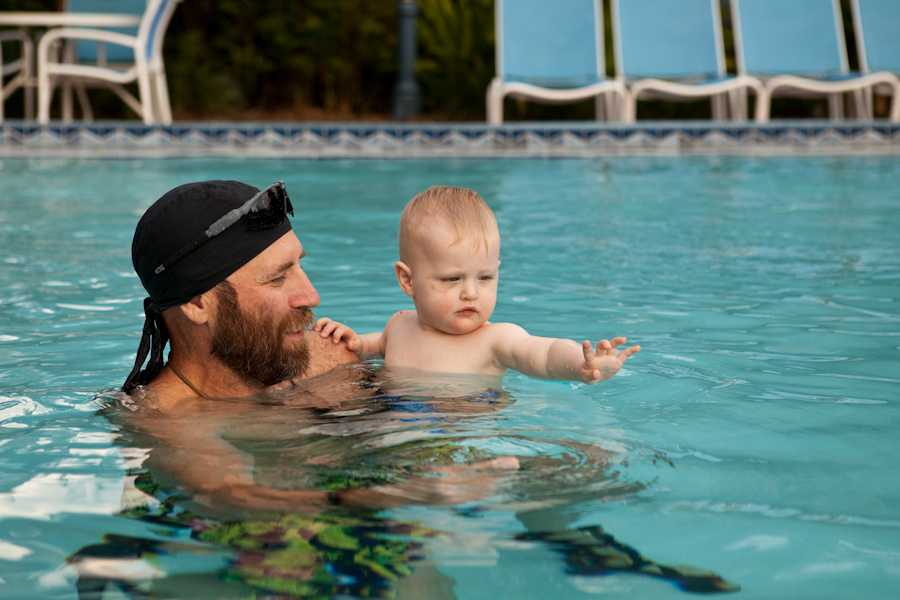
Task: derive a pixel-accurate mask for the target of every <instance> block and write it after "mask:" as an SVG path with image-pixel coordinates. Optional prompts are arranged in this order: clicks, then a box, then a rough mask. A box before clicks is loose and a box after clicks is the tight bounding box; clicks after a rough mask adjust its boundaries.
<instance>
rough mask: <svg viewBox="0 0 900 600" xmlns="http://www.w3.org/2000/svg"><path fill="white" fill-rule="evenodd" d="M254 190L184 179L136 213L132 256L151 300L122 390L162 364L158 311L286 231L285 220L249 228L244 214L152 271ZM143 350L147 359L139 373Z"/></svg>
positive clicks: (216, 279) (200, 289)
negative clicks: (182, 182)
mask: <svg viewBox="0 0 900 600" xmlns="http://www.w3.org/2000/svg"><path fill="white" fill-rule="evenodd" d="M258 191H259V190H257V189H256V188H255V187H253V186H249V185H246V184H243V183H238V182H237V181H202V182H199V183H188V184H186V185H182V186H179V187H177V188H175V189H174V190H172V191H170V192H168V193H167V194H166V195H164V196H163V197H162V198H160V199H159V200H157V201H156V202H155V203H154V204H153V205H152V206H151V207H150V208H148V209H147V212H146V213H144V216H143V217H141V220H140V222H139V223H138V225H137V229H136V230H135V232H134V241H133V242H132V245H131V260H132V262H133V263H134V270H135V271H136V272H137V274H138V276H139V277H140V278H141V283H143V284H144V289H146V290H147V293H148V294H150V298H148V299H147V300H146V301H145V302H144V309H145V313H146V316H147V322H146V324H145V325H144V335H143V339H142V340H141V346H140V348H139V350H138V355H137V360H136V361H135V366H134V369H133V370H132V372H131V375H129V377H128V379H127V380H126V382H125V385H124V386H123V389H124V390H125V391H126V392H130V391H131V390H132V389H134V388H135V387H136V386H138V385H143V384H146V383H149V382H150V381H151V380H152V379H153V378H154V377H155V376H156V374H157V373H159V370H160V369H161V368H162V364H163V361H162V353H163V349H164V347H165V344H166V341H167V340H168V332H167V331H166V328H165V323H164V322H163V320H162V315H161V314H160V313H162V311H163V310H165V309H167V308H172V307H173V306H178V305H180V304H184V303H185V302H189V301H190V300H191V299H192V298H195V297H196V296H199V295H200V294H203V293H205V292H208V291H209V290H211V289H212V288H214V287H215V286H217V285H218V284H220V283H221V282H223V281H225V279H226V278H227V277H228V276H229V275H231V274H232V273H234V272H235V271H237V270H238V269H240V268H241V267H243V266H244V265H245V264H247V263H248V262H250V261H251V260H253V259H254V258H255V257H256V256H258V255H259V254H260V253H262V252H263V251H264V250H265V249H266V248H268V247H269V246H271V245H272V244H273V243H275V242H276V241H278V240H279V239H280V238H281V237H282V236H283V235H284V234H286V233H287V232H289V231H290V230H291V223H290V221H288V219H287V218H285V219H284V222H283V223H282V224H281V225H280V226H278V227H273V228H271V229H261V230H258V231H252V230H251V229H250V227H249V224H248V221H247V218H246V217H244V218H241V219H240V220H239V221H238V222H237V223H235V224H234V225H232V226H231V227H229V228H228V229H226V230H225V231H223V232H222V233H221V234H219V235H217V236H215V237H213V238H210V239H209V240H208V241H207V242H206V243H204V244H203V245H201V246H200V247H199V248H197V249H196V250H194V251H193V252H191V253H190V254H188V255H186V256H184V257H183V258H182V259H181V260H179V261H178V262H176V263H175V264H173V265H172V266H170V267H168V268H167V269H165V270H164V271H162V272H161V273H156V272H155V271H156V268H157V267H158V266H159V265H160V264H162V263H163V262H164V261H165V260H166V259H168V258H169V257H170V256H172V255H173V254H175V253H176V252H178V250H180V249H181V248H182V247H183V246H184V245H185V244H187V243H188V242H190V241H191V240H193V239H194V238H196V237H197V236H198V235H200V234H201V233H202V232H203V231H206V229H207V228H208V227H209V226H210V225H212V224H213V223H214V222H215V221H217V220H218V219H219V218H221V217H222V216H224V215H225V214H226V213H228V211H230V210H232V209H235V208H239V207H240V206H241V205H243V204H244V203H245V202H246V201H247V200H249V199H250V198H252V197H253V195H254V194H256V193H257V192H258ZM151 339H152V343H151ZM148 353H150V354H151V361H150V363H149V364H148V365H147V369H146V370H144V371H143V372H141V371H140V368H141V366H142V365H143V363H144V360H145V359H146V357H147V354H148Z"/></svg>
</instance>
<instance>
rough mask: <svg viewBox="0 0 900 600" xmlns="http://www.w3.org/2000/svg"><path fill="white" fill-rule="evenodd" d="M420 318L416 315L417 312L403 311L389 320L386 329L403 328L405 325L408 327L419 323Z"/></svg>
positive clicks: (396, 313)
mask: <svg viewBox="0 0 900 600" xmlns="http://www.w3.org/2000/svg"><path fill="white" fill-rule="evenodd" d="M418 320H419V317H418V316H417V315H416V311H414V310H401V311H398V312H395V313H394V314H393V315H392V316H391V318H390V319H388V321H387V323H386V324H385V326H384V328H385V329H388V328H390V327H402V326H404V325H408V324H410V323H416V322H418Z"/></svg>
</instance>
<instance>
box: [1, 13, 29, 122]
mask: <svg viewBox="0 0 900 600" xmlns="http://www.w3.org/2000/svg"><path fill="white" fill-rule="evenodd" d="M4 42H6V43H7V45H9V42H16V43H18V44H19V58H17V59H16V60H11V61H8V62H7V61H6V60H5V59H4V58H3V43H4ZM33 54H34V44H33V43H32V42H31V38H30V37H28V34H27V33H25V31H23V30H21V29H14V30H10V31H0V121H3V118H4V112H3V105H4V104H5V103H6V100H7V98H9V97H10V96H11V95H12V94H13V92H15V91H16V90H17V89H19V88H20V87H22V88H25V117H26V118H29V117H33V116H34V113H33V110H34V109H33V108H31V107H32V105H33V99H32V98H33V94H34V92H33V91H32V88H30V87H28V86H27V83H28V81H29V80H30V79H31V65H32V64H34V63H33V61H34V58H33ZM10 75H12V76H13V77H12V78H11V79H10V80H9V82H8V83H4V82H6V78H7V77H9V76H10ZM29 113H31V114H29Z"/></svg>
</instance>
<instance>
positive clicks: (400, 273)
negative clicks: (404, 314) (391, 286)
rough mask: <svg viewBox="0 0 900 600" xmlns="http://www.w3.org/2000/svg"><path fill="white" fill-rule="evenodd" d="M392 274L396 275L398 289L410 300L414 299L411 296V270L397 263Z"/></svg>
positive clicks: (403, 264) (405, 265) (401, 263)
mask: <svg viewBox="0 0 900 600" xmlns="http://www.w3.org/2000/svg"><path fill="white" fill-rule="evenodd" d="M394 272H395V273H397V283H399V284H400V289H401V290H403V292H404V293H405V294H406V295H407V296H409V297H410V298H413V297H415V296H414V295H413V285H412V270H411V269H410V268H409V265H407V264H406V263H405V262H401V261H397V262H395V263H394Z"/></svg>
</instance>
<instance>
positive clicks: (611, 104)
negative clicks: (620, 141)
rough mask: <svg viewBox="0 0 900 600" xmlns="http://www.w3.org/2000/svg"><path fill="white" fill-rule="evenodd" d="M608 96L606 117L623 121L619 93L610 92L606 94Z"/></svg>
mask: <svg viewBox="0 0 900 600" xmlns="http://www.w3.org/2000/svg"><path fill="white" fill-rule="evenodd" d="M604 96H605V97H606V118H607V119H608V120H609V121H621V120H622V114H621V113H622V106H621V105H622V101H621V98H619V94H616V93H615V92H609V93H607V94H604Z"/></svg>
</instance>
